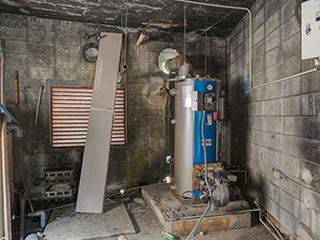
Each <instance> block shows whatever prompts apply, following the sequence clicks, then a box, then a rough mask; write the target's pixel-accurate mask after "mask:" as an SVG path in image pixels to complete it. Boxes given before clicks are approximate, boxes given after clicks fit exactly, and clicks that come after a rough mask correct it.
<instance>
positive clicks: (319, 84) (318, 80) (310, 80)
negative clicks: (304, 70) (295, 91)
mask: <svg viewBox="0 0 320 240" xmlns="http://www.w3.org/2000/svg"><path fill="white" fill-rule="evenodd" d="M319 90H320V77H319V75H317V73H309V74H307V75H304V76H302V79H301V93H313V92H319Z"/></svg>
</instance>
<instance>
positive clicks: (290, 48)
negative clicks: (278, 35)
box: [281, 32, 301, 60]
mask: <svg viewBox="0 0 320 240" xmlns="http://www.w3.org/2000/svg"><path fill="white" fill-rule="evenodd" d="M300 39H301V34H300V32H298V33H296V34H294V35H293V36H291V37H289V38H288V39H286V40H285V41H282V43H281V51H282V52H281V59H282V60H285V59H287V58H289V57H291V56H295V55H297V56H298V55H299V54H300V51H301V40H300Z"/></svg>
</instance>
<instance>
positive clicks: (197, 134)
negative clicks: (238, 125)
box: [194, 80, 218, 164]
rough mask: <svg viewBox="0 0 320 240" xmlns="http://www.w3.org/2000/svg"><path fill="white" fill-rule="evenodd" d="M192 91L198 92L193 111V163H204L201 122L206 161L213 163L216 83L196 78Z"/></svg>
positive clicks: (215, 134)
mask: <svg viewBox="0 0 320 240" xmlns="http://www.w3.org/2000/svg"><path fill="white" fill-rule="evenodd" d="M194 91H196V92H197V93H198V108H197V111H195V113H194V164H204V151H203V136H202V125H203V124H202V123H204V125H203V130H204V131H203V132H204V138H205V143H206V152H207V162H208V163H214V162H217V159H216V155H217V154H216V153H217V149H216V146H217V123H216V121H215V119H214V112H215V111H216V110H217V109H216V106H217V101H218V99H217V97H218V84H217V82H216V81H214V80H196V81H195V89H194ZM203 116H204V119H203ZM203 120H204V122H203Z"/></svg>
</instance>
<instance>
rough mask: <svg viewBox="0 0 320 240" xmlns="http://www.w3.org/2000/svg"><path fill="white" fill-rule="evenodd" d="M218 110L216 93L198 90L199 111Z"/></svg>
mask: <svg viewBox="0 0 320 240" xmlns="http://www.w3.org/2000/svg"><path fill="white" fill-rule="evenodd" d="M214 110H216V101H215V94H214V93H212V92H206V93H203V92H198V111H214Z"/></svg>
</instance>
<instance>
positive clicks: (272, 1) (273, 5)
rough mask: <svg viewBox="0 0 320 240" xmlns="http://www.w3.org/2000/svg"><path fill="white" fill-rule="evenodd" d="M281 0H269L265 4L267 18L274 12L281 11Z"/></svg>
mask: <svg viewBox="0 0 320 240" xmlns="http://www.w3.org/2000/svg"><path fill="white" fill-rule="evenodd" d="M279 8H280V1H279V0H269V1H267V2H266V5H265V15H266V19H268V18H269V17H270V16H271V15H272V14H274V13H275V12H277V11H279Z"/></svg>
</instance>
